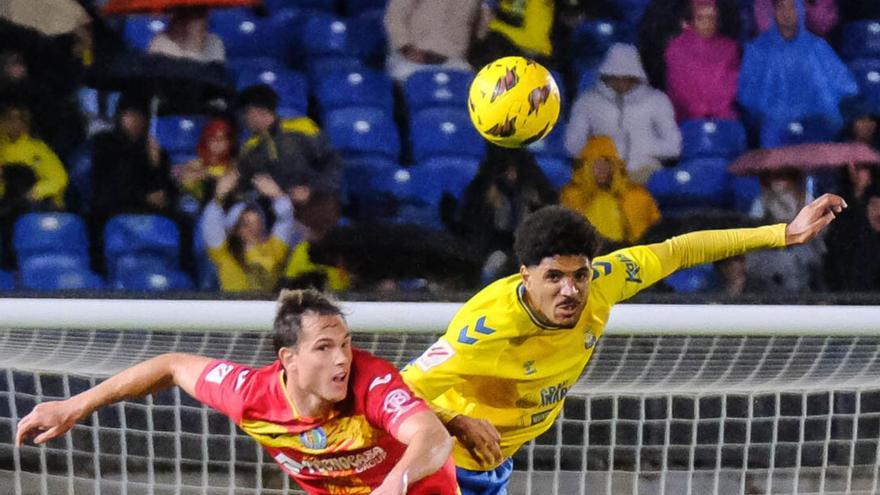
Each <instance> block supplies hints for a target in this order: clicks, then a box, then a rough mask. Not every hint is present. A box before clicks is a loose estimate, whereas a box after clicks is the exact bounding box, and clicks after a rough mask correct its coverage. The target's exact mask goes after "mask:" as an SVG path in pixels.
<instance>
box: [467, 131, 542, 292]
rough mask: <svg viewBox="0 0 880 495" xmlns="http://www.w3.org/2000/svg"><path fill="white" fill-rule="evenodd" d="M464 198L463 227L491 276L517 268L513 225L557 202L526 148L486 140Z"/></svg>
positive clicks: (488, 275)
mask: <svg viewBox="0 0 880 495" xmlns="http://www.w3.org/2000/svg"><path fill="white" fill-rule="evenodd" d="M462 203H463V204H462V216H461V223H460V230H461V233H462V234H463V235H464V237H465V239H467V240H468V241H470V242H471V244H473V245H474V246H476V248H477V250H478V251H479V252H480V253H482V255H483V256H484V257H486V256H488V258H485V259H487V262H486V266H485V267H484V270H483V275H484V278H486V279H489V278H492V279H494V277H495V276H496V275H499V274H500V273H502V272H504V271H505V270H508V271H510V270H516V266H515V260H514V259H513V256H512V250H513V233H514V231H515V230H516V228H517V226H519V224H520V223H522V221H523V220H524V219H525V217H526V216H527V215H528V214H529V213H531V212H533V211H535V210H537V209H539V208H541V207H542V206H546V205H549V204H553V203H556V192H555V191H554V190H553V186H552V185H551V184H550V182H549V181H548V180H547V178H546V177H545V176H544V173H543V172H542V171H541V169H540V168H539V167H538V163H537V162H536V161H535V157H534V156H532V154H531V153H530V152H529V151H528V150H527V149H524V148H501V147H498V146H492V145H490V146H489V149H488V152H487V154H486V158H485V159H484V160H483V163H481V164H480V169H479V171H478V172H477V175H476V176H475V177H474V179H473V180H472V181H471V183H470V184H469V185H468V187H467V189H466V190H465V192H464V198H463V201H462ZM505 273H506V272H505ZM510 273H513V272H512V271H510Z"/></svg>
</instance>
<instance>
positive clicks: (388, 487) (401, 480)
mask: <svg viewBox="0 0 880 495" xmlns="http://www.w3.org/2000/svg"><path fill="white" fill-rule="evenodd" d="M406 487H407V476H406V473H403V474H402V475H401V474H397V473H396V472H395V471H391V472H390V473H388V476H386V477H385V481H383V482H382V484H381V485H379V486H377V487H376V489H375V490H373V491H371V492H370V495H406Z"/></svg>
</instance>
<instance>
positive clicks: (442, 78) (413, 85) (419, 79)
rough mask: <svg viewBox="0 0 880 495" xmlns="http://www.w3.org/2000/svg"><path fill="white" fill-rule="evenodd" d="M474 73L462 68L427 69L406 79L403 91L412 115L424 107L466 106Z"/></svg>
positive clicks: (408, 109)
mask: <svg viewBox="0 0 880 495" xmlns="http://www.w3.org/2000/svg"><path fill="white" fill-rule="evenodd" d="M473 79H474V74H473V73H472V72H470V71H462V70H439V69H437V70H435V69H426V70H420V71H417V72H415V73H414V74H413V75H411V76H410V77H409V79H407V80H406V83H405V84H404V87H403V91H404V97H405V99H406V108H407V111H408V112H409V113H410V115H413V114H414V113H415V112H418V111H419V110H422V109H424V108H431V107H453V108H460V109H461V108H466V105H467V103H466V102H467V99H468V91H469V90H470V85H471V81H472V80H473Z"/></svg>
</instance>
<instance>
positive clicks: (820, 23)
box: [754, 0, 838, 38]
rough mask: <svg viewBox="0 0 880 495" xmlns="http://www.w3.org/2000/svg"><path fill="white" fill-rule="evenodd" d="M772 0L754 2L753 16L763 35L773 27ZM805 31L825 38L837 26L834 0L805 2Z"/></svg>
mask: <svg viewBox="0 0 880 495" xmlns="http://www.w3.org/2000/svg"><path fill="white" fill-rule="evenodd" d="M773 4H774V0H755V5H754V14H755V24H756V25H757V27H758V32H759V33H763V32H765V31H767V30H768V29H770V28H772V27H773V17H774V14H775V13H774V5H773ZM804 7H806V14H807V22H806V24H807V29H809V30H810V32H811V33H813V34H815V35H816V36H819V37H821V38H825V37H827V36H828V32H829V31H831V30H832V29H834V27H835V26H837V20H838V18H837V3H836V1H835V0H806V4H805V5H804Z"/></svg>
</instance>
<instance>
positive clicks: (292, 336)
mask: <svg viewBox="0 0 880 495" xmlns="http://www.w3.org/2000/svg"><path fill="white" fill-rule="evenodd" d="M308 312H312V313H315V314H317V315H319V316H342V317H344V315H343V314H342V309H340V308H339V306H337V305H336V304H335V303H334V302H333V301H331V300H330V298H329V297H327V296H326V295H324V294H323V293H321V292H318V291H316V290H314V289H306V290H283V291H281V295H280V296H278V312H277V313H276V314H275V324H274V334H273V336H272V343H273V344H274V345H275V353H276V354H277V353H278V351H279V350H281V348H282V347H291V346H296V345H297V344H298V343H299V337H300V335H301V334H302V317H303V315H304V314H305V313H308Z"/></svg>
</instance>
